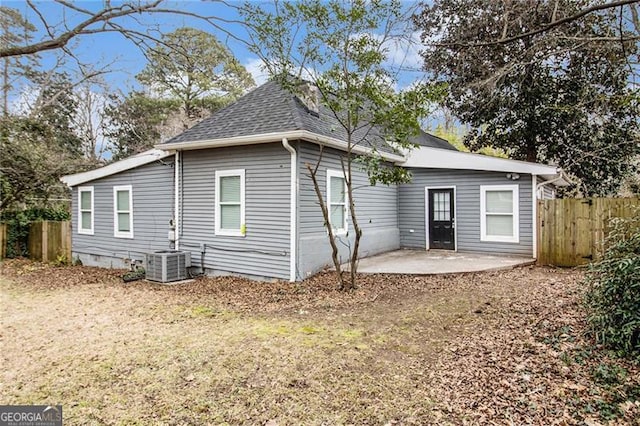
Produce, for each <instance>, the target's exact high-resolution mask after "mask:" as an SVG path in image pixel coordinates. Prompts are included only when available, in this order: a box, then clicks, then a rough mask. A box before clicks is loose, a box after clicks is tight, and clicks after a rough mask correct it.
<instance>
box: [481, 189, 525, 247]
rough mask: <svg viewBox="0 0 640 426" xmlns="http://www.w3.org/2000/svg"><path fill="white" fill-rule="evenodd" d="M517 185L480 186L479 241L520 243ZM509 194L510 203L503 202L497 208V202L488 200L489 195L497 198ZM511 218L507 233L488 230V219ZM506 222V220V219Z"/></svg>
mask: <svg viewBox="0 0 640 426" xmlns="http://www.w3.org/2000/svg"><path fill="white" fill-rule="evenodd" d="M518 188H519V187H518V185H517V184H516V185H481V186H480V240H481V241H493V242H503V243H518V242H519V241H520V234H519V229H520V212H519V202H520V195H519V189H518ZM507 192H509V193H511V202H510V203H508V207H510V208H509V209H507V208H506V207H507V203H504V202H503V205H502V206H500V207H501V208H502V209H501V208H500V207H498V205H497V204H498V202H496V201H491V200H488V196H489V195H493V196H494V198H495V196H496V195H497V196H499V194H500V193H507ZM508 217H510V218H512V221H511V227H510V228H511V229H510V232H509V233H505V232H503V233H496V232H492V231H491V230H490V229H489V228H490V226H489V225H488V221H489V220H490V219H492V218H493V219H497V220H500V218H508ZM507 220H508V219H507Z"/></svg>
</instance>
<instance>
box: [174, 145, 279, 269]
mask: <svg viewBox="0 0 640 426" xmlns="http://www.w3.org/2000/svg"><path fill="white" fill-rule="evenodd" d="M290 158H291V157H290V154H289V152H288V151H286V150H285V149H284V148H283V146H282V144H264V145H250V146H242V147H228V148H216V149H207V150H198V151H185V152H183V154H182V188H183V190H182V203H181V204H182V206H181V229H182V233H181V239H180V249H181V250H188V251H190V252H191V259H192V264H193V265H194V266H200V246H201V245H202V244H204V245H205V248H206V253H205V257H204V264H205V269H206V270H207V272H208V273H213V274H222V275H224V274H243V275H249V276H254V277H269V278H282V279H288V278H289V254H290V244H289V241H290V239H289V238H290V237H289V235H290V234H289V228H290V222H289V218H290V213H291V210H290V182H291V181H290V170H291V167H290ZM236 169H244V170H245V198H246V200H245V224H246V235H245V236H244V237H231V236H221V235H216V234H215V189H216V188H215V172H216V170H218V171H224V170H236Z"/></svg>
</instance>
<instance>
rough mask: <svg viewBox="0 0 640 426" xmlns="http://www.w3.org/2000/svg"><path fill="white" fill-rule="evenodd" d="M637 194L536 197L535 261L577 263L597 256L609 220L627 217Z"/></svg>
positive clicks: (564, 264)
mask: <svg viewBox="0 0 640 426" xmlns="http://www.w3.org/2000/svg"><path fill="white" fill-rule="evenodd" d="M639 205H640V199H638V198H567V199H557V200H541V201H538V263H539V264H541V265H556V266H578V265H583V264H586V263H589V262H591V261H592V260H597V259H599V258H600V257H601V256H602V254H603V252H604V245H603V241H604V238H605V237H606V235H607V233H608V232H609V220H610V219H611V218H615V217H631V215H632V214H635V213H636V212H637V206H639Z"/></svg>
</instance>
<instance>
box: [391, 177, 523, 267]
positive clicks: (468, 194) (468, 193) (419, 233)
mask: <svg viewBox="0 0 640 426" xmlns="http://www.w3.org/2000/svg"><path fill="white" fill-rule="evenodd" d="M411 173H412V175H413V179H412V182H411V183H410V184H406V185H401V186H400V188H399V200H400V215H399V218H400V245H401V246H402V247H403V248H413V249H425V248H426V230H425V226H426V224H425V214H426V209H425V187H435V188H437V187H448V186H455V187H456V214H455V218H456V228H457V250H458V251H468V252H485V253H496V254H511V255H522V256H531V255H532V249H533V229H532V224H533V222H532V208H533V200H532V192H531V190H532V185H531V183H532V182H531V175H522V176H521V177H520V179H519V180H516V181H512V180H510V179H507V178H506V176H505V174H504V173H497V172H483V171H469V170H444V169H411ZM513 184H517V185H518V187H519V189H518V191H519V196H520V200H519V208H520V212H519V214H520V224H519V226H520V228H519V232H520V238H519V242H518V243H503V242H489V241H481V240H480V186H481V185H513Z"/></svg>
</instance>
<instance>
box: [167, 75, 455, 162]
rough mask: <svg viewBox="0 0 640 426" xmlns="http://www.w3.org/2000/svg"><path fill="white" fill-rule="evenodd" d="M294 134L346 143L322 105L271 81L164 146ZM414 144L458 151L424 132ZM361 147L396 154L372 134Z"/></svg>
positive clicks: (335, 122)
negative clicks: (311, 105) (314, 107)
mask: <svg viewBox="0 0 640 426" xmlns="http://www.w3.org/2000/svg"><path fill="white" fill-rule="evenodd" d="M295 130H306V131H309V132H311V133H315V134H318V135H322V136H328V137H332V138H336V139H340V140H346V132H345V130H344V128H343V127H342V126H341V125H340V123H339V122H338V120H337V119H336V117H335V116H334V115H333V114H332V113H331V112H330V111H329V110H328V109H327V108H326V107H324V106H322V105H320V108H319V113H317V114H316V113H313V112H311V111H309V109H307V107H306V106H305V105H304V104H303V103H302V101H300V100H299V99H298V98H297V97H296V96H295V95H293V94H292V93H291V92H289V91H287V90H285V89H283V88H282V87H281V86H280V85H279V84H278V83H277V82H275V81H269V82H267V83H265V84H263V85H262V86H259V87H257V88H255V89H254V90H252V91H250V92H249V93H247V94H246V95H244V96H243V97H241V98H240V99H238V100H237V101H236V102H234V103H232V104H231V105H228V106H227V107H225V108H223V109H221V110H219V111H217V112H215V113H213V114H212V115H211V116H210V117H208V118H205V119H204V120H202V121H201V122H199V123H198V124H196V125H195V126H193V127H192V128H190V129H188V130H186V131H184V132H183V133H181V134H179V135H178V136H176V137H174V138H172V139H170V140H168V141H167V142H165V143H177V142H196V141H202V140H210V139H224V138H231V137H238V136H251V135H259V134H266V133H281V132H287V131H295ZM356 137H357V135H356ZM413 142H415V143H417V144H419V145H421V146H428V147H432V148H443V149H452V150H456V149H455V148H454V147H453V146H452V145H450V144H449V143H448V142H447V141H445V140H444V139H440V138H438V137H435V136H433V135H430V134H428V133H425V132H421V134H420V135H419V136H418V137H416V138H414V140H413ZM161 145H162V144H161ZM161 145H160V146H161ZM359 145H362V146H365V147H372V146H375V148H376V149H378V150H380V151H383V152H387V153H393V152H394V150H393V148H392V147H390V146H389V145H387V144H386V143H384V140H383V139H382V138H381V137H380V136H379V135H375V134H372V133H370V134H369V135H368V136H367V138H366V140H363V141H362V142H359Z"/></svg>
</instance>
